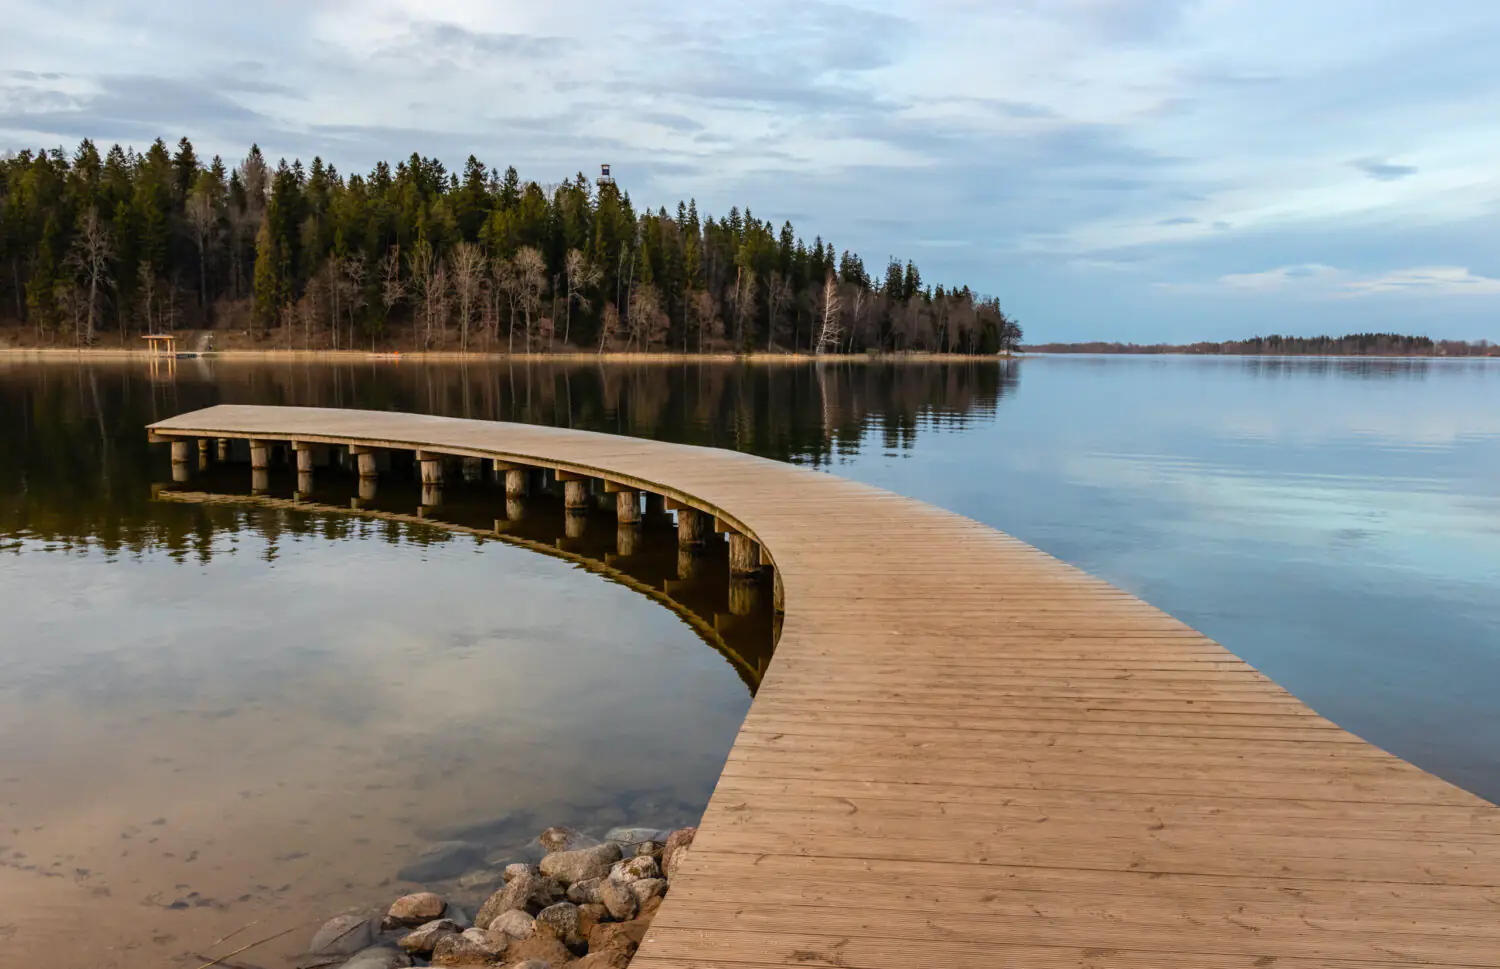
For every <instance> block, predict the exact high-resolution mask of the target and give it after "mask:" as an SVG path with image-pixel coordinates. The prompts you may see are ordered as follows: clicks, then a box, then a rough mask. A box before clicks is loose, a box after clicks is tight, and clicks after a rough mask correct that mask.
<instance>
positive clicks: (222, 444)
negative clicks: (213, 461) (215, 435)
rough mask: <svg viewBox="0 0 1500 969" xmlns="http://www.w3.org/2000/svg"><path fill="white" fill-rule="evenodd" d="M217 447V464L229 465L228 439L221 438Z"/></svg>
mask: <svg viewBox="0 0 1500 969" xmlns="http://www.w3.org/2000/svg"><path fill="white" fill-rule="evenodd" d="M218 446H219V454H218V458H219V463H220V464H227V463H229V438H227V437H221V438H219V441H218Z"/></svg>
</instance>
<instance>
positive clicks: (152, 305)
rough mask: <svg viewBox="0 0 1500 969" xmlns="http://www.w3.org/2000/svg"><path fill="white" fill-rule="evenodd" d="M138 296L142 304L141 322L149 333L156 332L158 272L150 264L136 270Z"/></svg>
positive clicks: (142, 265)
mask: <svg viewBox="0 0 1500 969" xmlns="http://www.w3.org/2000/svg"><path fill="white" fill-rule="evenodd" d="M135 277H136V287H135V291H136V296H137V297H138V298H139V299H140V302H141V322H142V324H143V325H144V326H145V329H146V332H147V333H155V332H156V311H157V306H156V301H157V289H158V287H157V285H156V270H155V269H153V268H152V266H151V263H150V262H143V263H141V264H140V266H138V267H137V268H136V274H135Z"/></svg>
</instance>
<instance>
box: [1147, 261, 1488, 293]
mask: <svg viewBox="0 0 1500 969" xmlns="http://www.w3.org/2000/svg"><path fill="white" fill-rule="evenodd" d="M1158 286H1159V287H1160V288H1163V289H1168V290H1173V291H1177V292H1186V293H1219V294H1234V293H1238V294H1242V295H1260V296H1265V295H1296V296H1302V297H1313V298H1324V299H1328V298H1349V297H1370V296H1382V295H1405V296H1445V297H1446V296H1497V295H1500V279H1497V278H1493V277H1490V276H1482V275H1479V274H1477V273H1474V272H1472V271H1471V270H1469V269H1467V268H1465V267H1462V266H1418V267H1412V268H1409V269H1392V270H1388V271H1385V272H1380V273H1357V272H1352V271H1350V270H1347V269H1339V268H1336V267H1334V266H1325V265H1323V264H1321V263H1301V264H1298V265H1293V266H1277V267H1276V268H1274V269H1266V270H1262V271H1261V272H1253V273H1228V274H1226V275H1223V276H1220V277H1219V278H1218V279H1216V280H1214V281H1213V282H1212V283H1206V284H1199V283H1185V284H1179V283H1159V284H1158Z"/></svg>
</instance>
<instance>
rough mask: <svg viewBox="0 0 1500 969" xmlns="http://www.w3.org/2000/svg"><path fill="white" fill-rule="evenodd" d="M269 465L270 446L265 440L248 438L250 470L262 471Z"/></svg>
mask: <svg viewBox="0 0 1500 969" xmlns="http://www.w3.org/2000/svg"><path fill="white" fill-rule="evenodd" d="M270 466H271V448H270V447H269V446H268V445H267V444H266V442H265V441H261V440H258V439H255V438H251V439H250V470H251V471H264V470H266V469H267V468H269V467H270Z"/></svg>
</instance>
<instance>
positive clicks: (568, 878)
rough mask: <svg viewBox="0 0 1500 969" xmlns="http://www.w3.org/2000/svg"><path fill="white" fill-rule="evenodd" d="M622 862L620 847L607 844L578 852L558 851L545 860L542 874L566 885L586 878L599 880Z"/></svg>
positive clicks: (542, 863) (541, 865)
mask: <svg viewBox="0 0 1500 969" xmlns="http://www.w3.org/2000/svg"><path fill="white" fill-rule="evenodd" d="M619 860H620V846H619V845H617V844H615V843H613V842H605V843H604V844H602V845H596V846H595V847H592V848H580V849H578V850H576V851H557V852H553V853H552V854H550V855H548V856H547V857H545V858H543V859H542V861H541V864H540V865H539V866H538V867H540V868H541V871H542V874H544V875H550V876H551V877H553V878H556V879H557V880H558V881H560V882H562V883H563V884H565V885H571V884H573V883H574V882H581V881H583V880H584V879H585V878H598V877H600V876H601V875H606V874H608V873H609V866H610V865H613V864H614V863H615V862H617V861H619Z"/></svg>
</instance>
